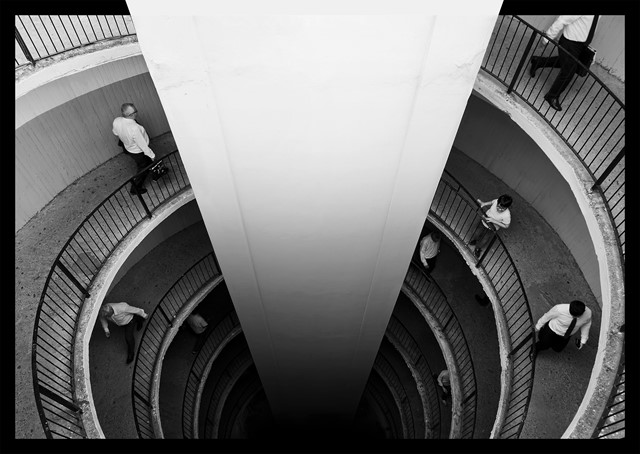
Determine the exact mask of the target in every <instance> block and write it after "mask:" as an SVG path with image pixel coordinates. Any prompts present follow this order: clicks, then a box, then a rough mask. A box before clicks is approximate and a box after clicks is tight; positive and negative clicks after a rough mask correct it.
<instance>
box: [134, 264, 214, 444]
mask: <svg viewBox="0 0 640 454" xmlns="http://www.w3.org/2000/svg"><path fill="white" fill-rule="evenodd" d="M221 274H222V273H221V271H220V267H219V266H218V262H217V260H216V257H215V254H214V253H213V252H210V253H209V254H207V255H205V256H204V257H202V258H201V259H200V260H198V261H197V262H196V263H194V264H193V265H192V266H191V267H189V269H188V270H187V271H185V272H184V273H183V274H182V276H180V278H178V279H177V280H176V281H175V282H174V284H173V285H172V286H171V287H170V288H169V290H167V291H166V293H165V294H164V295H163V296H162V298H160V301H159V302H158V304H157V305H156V307H155V309H154V310H153V312H152V313H151V315H150V316H149V317H148V320H147V323H146V324H145V328H144V331H143V332H142V336H141V338H140V342H139V344H138V354H137V355H136V361H135V364H134V368H133V380H132V384H131V400H132V408H133V416H134V421H135V425H136V431H137V433H138V436H139V437H140V438H156V434H155V430H154V425H153V420H154V417H153V412H154V411H157V410H158V409H157V408H155V405H154V402H153V398H152V394H153V386H152V385H153V383H154V380H156V378H154V373H155V365H156V362H157V361H158V358H159V357H160V348H161V346H162V344H163V340H164V338H165V336H166V335H167V333H168V332H169V331H170V330H171V328H173V327H174V321H175V319H176V316H177V315H178V313H179V312H180V310H181V309H182V307H183V306H184V304H185V303H186V302H187V301H189V300H190V298H191V297H192V296H193V295H194V294H195V293H196V292H198V290H200V289H201V288H203V287H204V286H205V285H207V284H208V283H210V282H211V281H212V280H214V279H216V278H217V277H218V276H220V275H221Z"/></svg>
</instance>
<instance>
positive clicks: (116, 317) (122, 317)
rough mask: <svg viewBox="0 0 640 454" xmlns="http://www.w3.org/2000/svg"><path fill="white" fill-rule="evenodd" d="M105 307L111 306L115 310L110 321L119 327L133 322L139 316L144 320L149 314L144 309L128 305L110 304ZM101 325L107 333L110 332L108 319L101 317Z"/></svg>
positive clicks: (109, 318)
mask: <svg viewBox="0 0 640 454" xmlns="http://www.w3.org/2000/svg"><path fill="white" fill-rule="evenodd" d="M105 306H110V307H111V308H112V309H113V314H112V315H111V316H110V317H108V320H110V321H112V322H113V323H115V324H116V325H118V326H124V325H126V324H127V323H129V322H130V321H131V319H132V318H133V316H134V315H139V316H141V317H143V318H147V313H146V312H145V311H144V309H140V308H139V307H134V306H130V305H128V304H127V303H109V304H105ZM100 324H101V325H102V329H103V330H104V331H105V332H107V333H108V332H109V325H108V323H107V318H105V317H102V316H101V317H100Z"/></svg>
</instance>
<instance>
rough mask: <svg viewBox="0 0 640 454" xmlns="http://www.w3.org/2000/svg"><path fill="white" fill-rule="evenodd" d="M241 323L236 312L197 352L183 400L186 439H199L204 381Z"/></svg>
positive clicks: (219, 326) (222, 322)
mask: <svg viewBox="0 0 640 454" xmlns="http://www.w3.org/2000/svg"><path fill="white" fill-rule="evenodd" d="M239 326H240V321H239V320H238V316H237V315H236V313H235V311H232V312H231V313H230V314H229V315H227V316H226V317H225V318H223V319H222V320H221V321H220V323H218V324H217V325H216V326H215V327H214V328H213V329H211V330H208V331H209V333H208V334H206V336H207V340H206V341H205V342H204V343H203V344H202V347H201V348H200V350H198V351H197V352H196V359H195V360H194V361H193V364H192V365H191V370H190V371H189V377H188V378H187V384H186V386H185V389H184V398H183V399H182V435H183V437H184V438H199V434H197V433H195V428H196V424H195V423H196V419H197V418H198V414H199V402H198V395H199V390H200V389H202V386H203V381H205V380H206V379H207V376H208V374H209V371H210V369H209V368H208V364H209V363H210V361H211V360H212V358H213V356H214V355H216V356H217V355H219V354H220V348H221V347H223V346H224V345H226V344H227V343H228V342H229V340H230V336H231V334H232V331H234V329H235V328H239Z"/></svg>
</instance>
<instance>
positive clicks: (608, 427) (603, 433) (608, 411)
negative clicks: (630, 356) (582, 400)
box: [591, 350, 626, 439]
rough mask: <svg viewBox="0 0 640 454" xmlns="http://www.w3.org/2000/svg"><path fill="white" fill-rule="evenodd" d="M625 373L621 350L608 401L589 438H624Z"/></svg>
mask: <svg viewBox="0 0 640 454" xmlns="http://www.w3.org/2000/svg"><path fill="white" fill-rule="evenodd" d="M625 372H626V369H625V365H624V350H623V351H622V357H621V358H620V364H619V365H618V373H617V375H616V379H615V381H614V383H613V387H612V388H611V394H610V395H609V400H608V402H607V405H606V407H605V409H604V412H603V413H602V417H601V418H600V421H598V424H597V425H596V429H595V430H594V432H593V435H592V437H591V438H601V439H610V438H624V437H625V399H626V392H625V390H626V387H625V378H626V376H625Z"/></svg>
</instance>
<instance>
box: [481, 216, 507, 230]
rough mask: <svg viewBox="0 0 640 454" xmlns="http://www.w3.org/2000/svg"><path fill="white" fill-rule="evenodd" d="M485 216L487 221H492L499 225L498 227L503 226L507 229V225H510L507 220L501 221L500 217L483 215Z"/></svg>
mask: <svg viewBox="0 0 640 454" xmlns="http://www.w3.org/2000/svg"><path fill="white" fill-rule="evenodd" d="M483 218H484V220H485V221H487V222H490V223H492V224H493V225H497V226H498V227H502V228H503V229H506V228H507V227H509V224H507V223H506V222H503V221H500V220H498V219H494V218H490V217H487V216H483Z"/></svg>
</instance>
